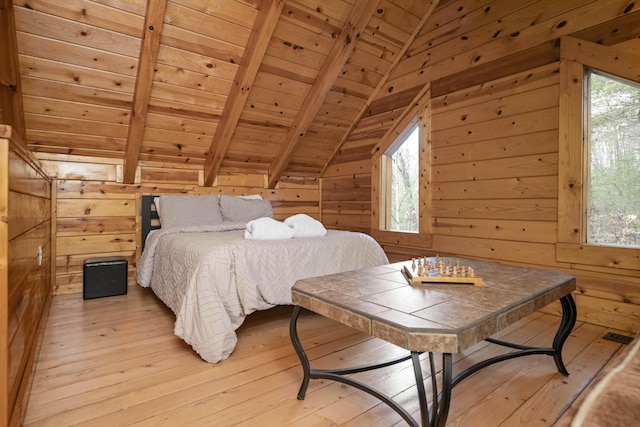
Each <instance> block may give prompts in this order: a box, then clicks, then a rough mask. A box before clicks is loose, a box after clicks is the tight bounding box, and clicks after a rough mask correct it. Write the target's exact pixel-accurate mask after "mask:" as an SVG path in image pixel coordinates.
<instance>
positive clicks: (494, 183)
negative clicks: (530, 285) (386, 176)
mask: <svg viewBox="0 0 640 427" xmlns="http://www.w3.org/2000/svg"><path fill="white" fill-rule="evenodd" d="M635 66H636V67H637V66H638V65H637V64H636V65H635ZM559 68H560V63H559V62H553V63H550V64H548V65H544V66H540V67H536V68H532V69H530V70H526V71H524V72H519V73H515V74H511V75H508V76H505V77H502V78H499V79H496V80H491V81H487V82H483V83H482V84H478V85H474V86H472V87H469V88H465V89H461V90H458V91H454V92H449V93H445V94H441V95H439V96H435V97H433V98H432V99H431V109H432V111H431V134H430V142H429V144H430V150H431V157H430V159H431V160H430V163H431V164H430V176H427V177H424V178H423V179H424V180H426V181H428V180H430V184H429V185H430V188H431V194H432V196H431V199H430V200H428V201H427V202H426V203H427V206H428V209H429V211H430V212H429V214H430V215H427V216H430V217H431V224H430V225H431V235H430V237H431V242H430V243H429V240H428V239H426V240H425V242H426V243H425V244H424V245H416V244H403V243H402V242H399V240H392V239H388V240H384V237H383V241H382V243H383V246H384V248H385V251H386V252H387V254H388V256H389V258H390V259H391V260H392V261H399V260H403V259H407V258H409V257H411V256H423V255H432V254H440V255H443V256H449V255H451V256H462V257H469V258H477V259H485V260H493V261H499V262H505V263H511V264H518V265H529V266H535V267H542V268H552V269H556V270H560V271H565V272H567V273H569V274H573V275H575V276H576V277H577V278H578V290H577V292H576V294H575V298H576V303H577V305H578V315H579V319H580V320H583V321H587V322H591V323H595V324H600V325H605V326H609V327H614V328H618V329H621V330H624V331H630V332H637V331H638V328H639V326H640V273H639V270H640V269H639V268H637V267H636V268H635V269H634V268H633V267H632V268H629V267H628V266H629V264H627V266H625V268H619V267H616V266H615V265H614V263H610V264H609V265H608V266H606V267H603V265H605V264H606V263H603V262H602V260H601V259H602V258H606V253H607V250H606V249H603V250H602V251H601V252H600V254H599V255H597V254H596V255H593V258H591V259H590V258H588V257H587V256H586V255H585V256H584V258H583V259H584V261H582V262H581V263H575V262H574V263H569V262H565V261H561V260H559V257H558V256H557V251H558V249H557V247H558V245H557V244H558V221H559V209H558V205H559V197H558V194H559V192H558V180H559V178H558V177H559V170H560V168H561V167H562V166H561V165H560V163H559V155H558V152H559V126H560V117H559V114H560V94H559V91H560V83H559V81H560V77H559ZM359 143H360V142H359ZM354 147H355V144H354ZM354 149H355V148H354ZM345 158H347V159H348V156H347V157H345ZM337 159H338V160H339V159H340V156H338V157H337ZM368 167H369V168H371V167H372V165H371V161H370V160H368V159H367V160H361V161H345V162H342V163H339V162H337V163H336V164H334V165H333V166H331V167H330V168H328V169H327V174H328V175H330V177H328V178H325V179H323V188H325V187H326V184H325V183H326V182H330V183H335V184H334V185H338V184H341V185H342V188H341V194H342V195H343V196H344V197H341V198H340V200H335V198H334V200H333V201H332V202H331V204H330V205H328V206H327V205H326V202H325V201H324V200H323V216H326V217H328V218H333V217H332V216H331V215H333V214H334V212H333V211H334V210H335V209H333V207H334V206H344V207H346V206H352V203H353V202H351V201H350V199H351V200H352V199H353V197H357V195H359V194H361V190H362V188H361V187H362V186H363V185H361V184H359V183H362V182H365V181H366V178H367V177H369V178H371V176H372V175H371V174H366V173H364V172H362V171H364V170H366V169H367V168H368ZM341 171H343V172H344V174H341ZM349 183H351V184H352V186H351V187H349V186H348V184H349ZM325 194H326V192H325V191H323V198H324V196H325ZM374 198H375V197H372V198H371V199H374ZM560 203H563V201H562V200H560ZM359 206H360V207H361V208H363V209H361V210H357V209H353V210H347V209H346V208H345V209H344V210H343V211H341V212H340V218H339V220H338V222H337V223H336V224H338V225H341V226H343V227H342V228H346V229H348V228H351V227H354V226H355V225H357V224H359V223H360V218H363V217H366V216H367V212H366V211H365V210H364V205H359ZM330 208H331V209H332V210H329V209H330ZM375 208H376V207H375V206H374V207H373V209H375ZM371 209H372V208H371V207H370V208H369V212H368V213H369V214H370V213H371V212H372V211H371ZM325 213H328V214H327V215H325ZM375 228H376V227H375V224H374V226H373V232H374V235H376V236H378V234H377V233H375V231H376V230H375ZM611 251H613V249H612V250H611ZM596 258H600V259H598V260H596ZM548 310H552V311H556V310H559V306H552V307H549V308H548Z"/></svg>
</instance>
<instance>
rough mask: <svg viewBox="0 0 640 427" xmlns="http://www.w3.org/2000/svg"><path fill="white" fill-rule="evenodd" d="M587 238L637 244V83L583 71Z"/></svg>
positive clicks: (639, 178)
mask: <svg viewBox="0 0 640 427" xmlns="http://www.w3.org/2000/svg"><path fill="white" fill-rule="evenodd" d="M585 87H586V91H587V93H586V98H587V100H588V102H587V109H586V120H587V126H585V128H586V129H587V130H588V132H587V145H586V148H587V150H586V153H587V157H588V159H587V162H586V165H587V168H586V169H587V170H586V178H587V179H586V183H587V185H586V186H585V188H584V189H585V200H586V202H587V203H586V215H585V221H586V230H587V236H586V242H587V243H591V244H600V245H620V246H625V247H640V84H638V83H635V82H631V81H628V80H624V79H622V78H618V77H613V76H610V75H607V74H604V73H600V72H596V71H589V72H588V73H587V84H586V85H585Z"/></svg>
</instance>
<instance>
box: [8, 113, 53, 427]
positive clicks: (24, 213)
mask: <svg viewBox="0 0 640 427" xmlns="http://www.w3.org/2000/svg"><path fill="white" fill-rule="evenodd" d="M0 135H1V136H2V137H0V305H1V309H0V313H2V319H1V320H0V336H1V337H0V340H1V341H2V342H1V343H0V344H1V346H0V348H1V350H0V359H1V360H0V362H1V365H2V371H1V373H0V382H1V383H2V387H3V389H4V390H6V392H4V393H2V395H3V396H6V398H4V399H3V401H2V403H0V405H2V406H1V408H2V410H1V411H0V413H2V414H3V419H2V420H1V421H0V423H1V424H0V425H10V426H14V425H19V424H20V422H21V420H22V417H23V411H24V407H25V405H24V403H25V402H26V401H25V398H26V397H27V396H28V390H29V388H30V382H31V372H32V368H33V364H34V362H35V360H36V354H37V348H38V337H39V336H41V331H42V329H43V325H44V323H43V322H44V320H45V318H46V314H47V313H48V309H49V306H50V304H51V296H52V280H51V277H52V270H51V259H52V244H51V237H52V232H53V230H52V223H53V222H52V201H53V200H54V199H55V195H53V196H52V180H51V179H50V178H49V177H48V176H47V175H46V174H45V173H44V172H43V170H42V169H41V168H40V167H39V165H38V163H37V162H36V161H34V160H33V158H32V157H31V156H30V154H29V153H28V152H27V151H25V150H24V149H22V148H21V147H20V146H19V145H18V144H17V143H16V142H15V141H12V139H11V129H10V128H9V127H6V126H1V125H0ZM52 197H53V200H52Z"/></svg>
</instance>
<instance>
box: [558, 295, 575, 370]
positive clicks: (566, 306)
mask: <svg viewBox="0 0 640 427" xmlns="http://www.w3.org/2000/svg"><path fill="white" fill-rule="evenodd" d="M560 304H561V305H562V321H561V322H560V327H558V332H556V336H555V337H554V339H553V349H554V350H555V354H554V355H553V360H554V362H556V367H557V368H558V371H559V372H560V373H561V374H562V375H569V371H567V368H566V367H565V366H564V362H563V361H562V347H563V346H564V343H565V341H566V340H567V338H569V335H570V334H571V331H572V330H573V327H574V326H575V324H576V319H577V317H578V310H577V309H576V303H575V302H574V301H573V297H572V296H571V294H568V295H565V296H563V297H562V298H561V299H560Z"/></svg>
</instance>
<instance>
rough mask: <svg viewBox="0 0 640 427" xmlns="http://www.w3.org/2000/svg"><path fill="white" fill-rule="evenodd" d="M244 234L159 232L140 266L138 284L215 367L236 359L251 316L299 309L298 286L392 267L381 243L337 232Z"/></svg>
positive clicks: (235, 228)
mask: <svg viewBox="0 0 640 427" xmlns="http://www.w3.org/2000/svg"><path fill="white" fill-rule="evenodd" d="M195 231H198V232H195ZM243 236H244V224H223V225H221V226H216V227H212V228H207V229H194V228H185V229H169V230H157V231H155V232H152V234H150V235H149V237H148V239H147V242H146V247H145V250H144V252H143V254H142V257H141V258H140V262H139V265H138V268H137V273H136V274H137V280H138V283H139V284H140V285H141V286H144V287H148V286H151V288H152V289H153V291H154V292H155V293H156V295H157V296H158V297H159V298H160V299H161V300H162V301H163V302H164V303H165V304H166V305H167V306H169V307H170V308H171V309H172V310H173V312H174V313H175V315H176V323H175V328H174V332H175V334H176V335H177V336H179V337H180V338H182V339H183V340H184V341H186V342H187V343H188V344H190V345H191V346H192V347H193V348H194V350H195V351H196V352H197V353H198V354H199V355H200V356H201V357H202V358H203V359H204V360H206V361H208V362H211V363H216V362H219V361H221V360H224V359H226V358H227V357H229V355H230V354H231V352H232V351H233V349H234V348H235V346H236V342H237V337H236V333H235V330H236V329H237V328H238V327H240V325H241V324H242V322H243V321H244V318H245V317H246V315H248V314H250V313H252V312H254V311H256V310H264V309H267V308H271V307H273V306H275V305H280V304H291V287H292V286H293V285H294V284H295V282H296V281H297V280H299V279H303V278H308V277H315V276H322V275H326V274H332V273H337V272H342V271H349V270H356V269H360V268H367V267H372V266H376V265H382V264H386V263H387V262H388V260H387V257H386V255H385V254H384V252H383V250H382V248H381V247H380V246H379V245H378V244H377V243H376V242H375V240H373V239H372V238H371V237H369V236H367V235H365V234H361V233H351V232H344V231H329V232H328V234H327V235H326V236H324V237H315V238H302V239H287V240H245V239H244V238H243Z"/></svg>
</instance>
